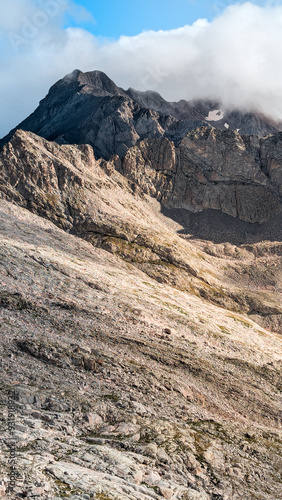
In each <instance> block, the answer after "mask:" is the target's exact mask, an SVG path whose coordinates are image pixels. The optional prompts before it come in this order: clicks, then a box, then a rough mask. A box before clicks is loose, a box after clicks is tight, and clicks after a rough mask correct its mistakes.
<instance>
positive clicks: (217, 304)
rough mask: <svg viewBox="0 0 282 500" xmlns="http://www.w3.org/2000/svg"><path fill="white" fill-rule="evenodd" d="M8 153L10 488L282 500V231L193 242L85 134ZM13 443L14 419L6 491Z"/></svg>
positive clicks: (3, 294) (5, 284) (5, 349)
mask: <svg viewBox="0 0 282 500" xmlns="http://www.w3.org/2000/svg"><path fill="white" fill-rule="evenodd" d="M0 161H1V173H2V175H1V184H0V193H1V198H2V200H1V201H0V205H1V208H0V231H1V244H0V253H1V259H0V271H1V289H0V313H1V318H2V319H1V333H2V335H1V341H0V346H1V352H2V355H1V359H2V363H1V365H0V376H1V388H2V389H1V397H2V402H3V403H4V404H3V405H2V406H1V411H2V415H1V417H2V420H1V422H2V423H3V424H4V425H5V422H6V421H7V418H8V417H7V404H6V401H7V397H8V394H10V396H11V394H13V400H14V401H15V405H16V424H17V426H16V429H15V431H14V437H15V438H16V439H17V445H16V446H17V459H16V463H17V470H18V472H19V473H20V475H21V477H22V480H21V481H18V482H17V488H16V490H15V491H16V492H19V493H20V495H22V496H23V495H24V497H28V498H31V497H32V498H40V499H43V500H45V499H46V500H47V499H50V500H51V499H52V500H53V499H56V498H65V497H66V496H67V497H68V498H70V499H71V500H77V499H78V498H84V497H83V495H89V496H90V498H91V495H92V498H94V499H97V500H98V499H100V500H101V499H110V500H113V499H115V500H126V499H127V500H139V499H143V500H152V499H156V500H157V499H162V498H168V499H173V498H175V499H179V500H180V499H182V500H187V499H188V500H191V499H192V500H193V499H194V500H195V499H197V500H214V499H215V498H216V499H218V500H234V499H238V500H239V499H241V498H246V500H248V499H250V500H251V499H254V498H257V497H258V495H259V496H260V498H262V499H263V500H278V499H280V497H281V457H280V454H279V447H280V445H281V421H280V409H281V394H280V392H279V391H280V389H281V360H282V352H281V336H279V335H278V334H277V333H275V330H277V331H278V330H279V318H281V316H282V314H281V312H282V311H281V278H282V277H281V275H280V274H279V270H281V243H279V242H276V243H269V242H263V243H256V244H254V245H246V246H241V247H239V246H235V245H230V244H220V245H215V244H211V243H209V242H204V241H197V240H193V239H192V240H186V239H183V238H182V237H180V236H179V234H178V232H179V230H180V229H182V228H181V226H180V225H179V224H176V223H175V222H173V221H172V220H171V219H169V218H167V217H166V216H165V215H163V214H162V213H161V206H160V204H159V202H158V201H157V200H156V199H154V198H151V197H150V196H148V195H146V194H144V193H143V191H142V190H141V189H140V187H138V186H137V185H136V184H134V183H132V182H131V181H130V180H128V179H126V178H125V177H123V176H122V175H121V174H120V173H119V172H117V170H116V168H115V166H116V165H115V163H114V161H112V162H105V161H104V160H96V159H95V157H94V154H93V150H92V148H91V147H90V146H65V145H64V146H59V145H57V144H55V143H50V142H48V141H46V140H44V139H42V138H40V137H38V136H36V135H34V134H31V133H27V132H23V131H18V132H17V133H16V134H15V136H14V137H13V139H12V141H11V142H10V143H8V144H7V145H6V146H5V147H4V148H3V150H2V152H1V159H0ZM115 162H116V164H117V165H119V162H120V160H118V159H117V158H115ZM27 209H28V210H27ZM54 223H55V225H54ZM70 233H73V234H70ZM97 247H99V248H97ZM260 324H261V325H262V326H261V325H260ZM263 325H264V326H265V327H266V328H267V329H265V328H264V326H263ZM271 330H272V331H271ZM3 431H4V428H3ZM8 443H9V436H8V435H7V433H5V432H3V447H2V451H1V454H0V462H1V474H2V476H1V480H2V483H0V488H2V490H1V493H2V496H3V498H5V490H6V488H7V486H8V482H7V476H8V456H9V453H8ZM46 450H48V451H46ZM6 498H7V499H8V498H11V496H10V497H9V496H6ZM85 498H86V497H85Z"/></svg>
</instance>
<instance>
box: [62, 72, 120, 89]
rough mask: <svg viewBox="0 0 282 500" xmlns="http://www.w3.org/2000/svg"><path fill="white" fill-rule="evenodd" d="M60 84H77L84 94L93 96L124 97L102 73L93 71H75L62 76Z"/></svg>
mask: <svg viewBox="0 0 282 500" xmlns="http://www.w3.org/2000/svg"><path fill="white" fill-rule="evenodd" d="M61 82H64V83H71V82H77V83H78V84H79V85H80V86H82V87H83V92H84V93H91V94H92V95H95V96H106V95H110V96H119V95H123V96H125V93H124V91H123V89H121V88H119V87H118V86H117V85H116V84H115V83H114V82H113V81H112V80H111V79H110V78H109V77H108V76H107V75H106V73H103V71H98V70H95V71H87V72H85V73H83V72H82V71H80V70H79V69H75V70H74V71H73V72H72V73H70V74H68V75H66V76H64V78H63V79H62V80H61Z"/></svg>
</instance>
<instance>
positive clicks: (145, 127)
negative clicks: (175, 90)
mask: <svg viewBox="0 0 282 500" xmlns="http://www.w3.org/2000/svg"><path fill="white" fill-rule="evenodd" d="M219 107H220V105H219V104H218V103H214V102H211V101H196V102H187V101H184V100H182V101H179V102H178V103H170V102H167V101H165V100H164V99H163V98H162V97H161V96H160V95H159V94H158V93H156V92H150V91H147V92H139V91H136V90H134V89H129V90H127V91H125V90H123V89H121V88H120V87H117V86H116V85H115V83H114V82H113V81H112V80H110V78H108V76H107V75H105V74H104V73H102V72H100V71H93V72H89V73H82V72H81V71H79V70H75V71H74V72H73V73H71V74H70V75H67V76H65V77H64V78H63V79H62V80H59V81H58V82H57V83H56V84H55V85H53V87H51V89H50V91H49V93H48V94H47V96H46V97H45V98H44V99H43V100H42V101H41V102H40V104H39V106H38V108H37V109H36V110H35V111H34V113H32V114H31V115H30V116H29V117H28V118H27V119H26V120H24V121H23V122H21V123H20V124H19V125H18V126H17V127H16V128H15V129H13V130H12V131H11V132H10V133H9V134H8V135H7V136H6V137H4V138H3V139H2V140H1V141H0V147H1V146H3V144H5V143H6V142H7V141H8V140H9V139H10V138H11V137H12V135H13V133H14V132H15V131H16V130H17V129H19V128H20V129H23V130H27V131H31V132H34V133H36V134H38V135H40V136H42V137H44V138H46V139H49V140H52V141H56V142H58V143H61V144H64V143H67V144H90V145H91V146H93V148H94V150H95V155H96V157H102V158H105V159H109V158H110V156H111V155H113V154H117V155H119V156H120V157H123V156H124V155H125V154H126V152H127V150H128V148H130V147H132V146H134V145H135V144H136V143H137V142H138V141H140V140H144V139H147V138H150V139H151V138H161V137H166V138H168V139H169V140H171V141H173V142H175V144H176V145H178V143H179V142H180V141H181V140H182V139H183V138H184V137H185V136H186V135H187V133H188V132H189V131H191V130H194V129H196V128H197V127H199V126H201V125H206V126H208V127H212V126H213V127H216V128H218V129H220V130H223V131H224V130H225V131H226V130H227V128H228V129H229V130H238V131H239V132H240V134H241V135H242V134H257V135H259V136H265V135H267V134H273V133H276V132H278V131H279V130H281V127H282V126H281V124H279V123H275V122H273V120H271V119H269V118H267V117H265V116H262V115H260V114H258V113H250V112H249V113H245V112H242V111H238V110H231V111H228V110H227V111H226V112H222V111H221V110H220V109H217V108H219Z"/></svg>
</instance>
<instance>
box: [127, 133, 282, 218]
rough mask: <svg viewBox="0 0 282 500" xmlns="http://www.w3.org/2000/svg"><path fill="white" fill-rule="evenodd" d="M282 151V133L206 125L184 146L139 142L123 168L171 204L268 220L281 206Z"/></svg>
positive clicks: (145, 187) (185, 141) (153, 194)
mask: <svg viewBox="0 0 282 500" xmlns="http://www.w3.org/2000/svg"><path fill="white" fill-rule="evenodd" d="M281 155H282V135H281V134H279V135H277V136H271V137H268V138H265V139H259V138H257V137H251V138H250V137H245V136H243V137H241V136H240V135H239V134H238V133H237V132H233V131H229V132H221V131H218V130H215V129H209V128H206V127H201V128H199V129H196V130H194V131H191V132H190V133H188V134H187V136H186V137H185V138H184V139H182V141H181V142H180V144H179V147H175V145H174V144H173V143H172V142H170V141H168V140H167V139H162V140H157V139H149V140H145V141H142V142H140V143H139V144H138V145H136V146H135V147H134V148H131V149H130V150H129V151H128V152H127V154H126V156H125V158H124V161H123V163H122V166H121V171H122V173H123V174H124V175H125V176H126V177H128V178H129V179H131V180H133V181H134V182H136V183H137V184H138V185H139V186H140V187H141V188H142V190H144V191H145V192H147V193H149V194H150V195H152V196H156V197H157V199H158V200H159V201H160V202H161V203H162V204H163V205H164V206H166V207H167V208H184V209H187V210H190V211H192V212H199V211H202V210H205V209H214V210H219V211H221V212H222V213H225V214H228V215H231V216H233V217H238V218H239V219H241V220H243V221H246V222H251V223H254V222H258V223H264V222H266V221H268V220H270V219H271V218H273V216H274V215H275V214H277V213H278V212H279V211H280V210H281V185H282V161H281Z"/></svg>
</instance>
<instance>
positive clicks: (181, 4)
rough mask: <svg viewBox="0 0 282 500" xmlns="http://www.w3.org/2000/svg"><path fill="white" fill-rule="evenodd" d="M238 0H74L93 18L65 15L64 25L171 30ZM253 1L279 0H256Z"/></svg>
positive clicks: (115, 31)
mask: <svg viewBox="0 0 282 500" xmlns="http://www.w3.org/2000/svg"><path fill="white" fill-rule="evenodd" d="M242 3H244V2H243V1H237V0H234V1H232V0H142V1H140V0H102V1H95V0H94V1H91V0H76V4H77V5H80V6H82V7H84V8H85V9H87V11H88V12H90V13H91V14H92V16H93V17H92V20H91V19H89V20H85V21H84V22H83V21H82V20H80V21H78V20H77V21H75V20H74V19H73V18H70V17H68V19H67V20H66V26H75V27H84V28H86V29H88V30H89V31H91V32H92V33H93V34H94V35H96V36H102V37H109V38H119V37H120V36H121V35H126V36H134V35H138V34H139V33H141V32H142V31H144V30H155V31H158V30H171V29H175V28H179V27H181V26H184V25H187V24H192V23H193V22H195V21H196V20H197V19H199V18H206V19H208V20H209V21H211V20H212V19H213V18H214V17H215V16H217V15H219V14H220V13H221V12H223V11H224V9H225V8H226V7H228V6H229V5H231V4H233V5H234V4H242ZM252 3H253V4H256V5H261V6H262V5H265V4H275V3H279V2H275V0H274V1H264V0H257V1H252Z"/></svg>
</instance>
